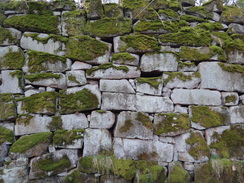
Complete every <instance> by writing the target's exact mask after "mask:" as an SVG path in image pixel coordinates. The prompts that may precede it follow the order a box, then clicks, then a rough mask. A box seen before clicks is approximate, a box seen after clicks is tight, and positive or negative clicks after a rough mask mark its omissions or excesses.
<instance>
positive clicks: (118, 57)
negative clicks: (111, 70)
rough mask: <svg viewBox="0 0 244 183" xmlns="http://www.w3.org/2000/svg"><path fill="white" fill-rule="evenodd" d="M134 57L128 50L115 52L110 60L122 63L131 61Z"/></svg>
mask: <svg viewBox="0 0 244 183" xmlns="http://www.w3.org/2000/svg"><path fill="white" fill-rule="evenodd" d="M135 59H136V58H135V57H134V56H133V55H131V54H130V53H128V52H123V53H115V54H113V55H112V58H111V62H121V63H122V64H125V63H127V62H132V61H134V60H135Z"/></svg>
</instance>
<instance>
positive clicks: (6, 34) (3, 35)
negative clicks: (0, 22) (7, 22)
mask: <svg viewBox="0 0 244 183" xmlns="http://www.w3.org/2000/svg"><path fill="white" fill-rule="evenodd" d="M6 40H8V42H10V43H17V41H16V38H14V37H13V36H12V34H11V33H10V31H9V30H8V29H6V28H2V27H0V44H3V42H4V41H6Z"/></svg>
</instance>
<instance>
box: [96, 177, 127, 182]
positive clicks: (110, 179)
mask: <svg viewBox="0 0 244 183" xmlns="http://www.w3.org/2000/svg"><path fill="white" fill-rule="evenodd" d="M100 182H101V183H131V181H130V180H126V179H124V178H123V177H120V176H116V175H103V176H101V178H100Z"/></svg>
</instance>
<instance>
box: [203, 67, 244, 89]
mask: <svg viewBox="0 0 244 183" xmlns="http://www.w3.org/2000/svg"><path fill="white" fill-rule="evenodd" d="M226 66H227V67H228V66H230V65H226ZM199 72H200V74H201V88H210V89H217V90H224V91H239V92H244V75H242V74H241V73H237V72H227V71H224V70H223V69H222V68H221V67H220V65H219V63H217V62H202V63H200V64H199ZM216 81H218V82H216Z"/></svg>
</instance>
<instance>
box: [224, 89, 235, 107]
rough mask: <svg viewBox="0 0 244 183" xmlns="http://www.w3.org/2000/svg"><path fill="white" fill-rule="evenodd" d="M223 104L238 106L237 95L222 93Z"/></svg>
mask: <svg viewBox="0 0 244 183" xmlns="http://www.w3.org/2000/svg"><path fill="white" fill-rule="evenodd" d="M222 100H223V104H224V105H227V106H232V105H238V103H239V95H238V93H235V92H222Z"/></svg>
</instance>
